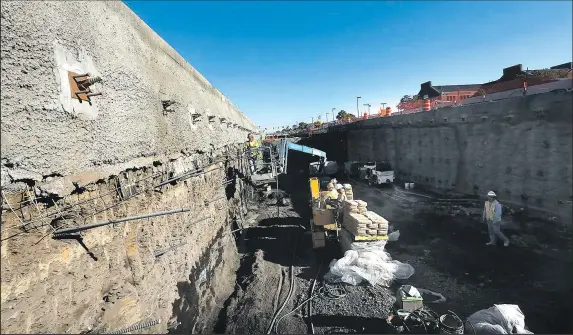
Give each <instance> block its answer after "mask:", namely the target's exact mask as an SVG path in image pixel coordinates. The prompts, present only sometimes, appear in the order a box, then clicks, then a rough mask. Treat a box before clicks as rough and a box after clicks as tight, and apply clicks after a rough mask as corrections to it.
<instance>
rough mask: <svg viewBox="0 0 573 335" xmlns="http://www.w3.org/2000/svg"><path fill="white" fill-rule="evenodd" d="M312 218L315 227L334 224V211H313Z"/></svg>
mask: <svg viewBox="0 0 573 335" xmlns="http://www.w3.org/2000/svg"><path fill="white" fill-rule="evenodd" d="M312 218H313V220H314V225H315V226H324V225H328V224H332V223H334V211H333V210H332V209H313V210H312Z"/></svg>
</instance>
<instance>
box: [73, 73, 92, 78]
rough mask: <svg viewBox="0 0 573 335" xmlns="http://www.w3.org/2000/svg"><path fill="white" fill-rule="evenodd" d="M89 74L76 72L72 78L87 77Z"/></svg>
mask: <svg viewBox="0 0 573 335" xmlns="http://www.w3.org/2000/svg"><path fill="white" fill-rule="evenodd" d="M89 76H90V74H89V73H86V74H78V75H77V76H73V77H72V78H74V79H77V78H81V77H89Z"/></svg>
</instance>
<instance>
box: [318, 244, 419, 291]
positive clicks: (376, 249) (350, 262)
mask: <svg viewBox="0 0 573 335" xmlns="http://www.w3.org/2000/svg"><path fill="white" fill-rule="evenodd" d="M377 242H379V241H377ZM383 247H384V244H378V245H377V244H371V245H370V249H368V247H366V246H362V247H361V248H360V251H356V250H348V251H346V252H345V253H344V257H342V258H341V259H339V260H337V261H334V262H331V264H330V271H329V272H328V273H327V275H325V276H324V279H325V280H326V281H330V282H344V283H348V284H350V285H358V284H360V283H361V282H362V281H363V280H366V281H367V282H368V283H369V284H370V285H377V284H379V285H384V286H389V285H390V284H391V283H392V281H393V280H395V279H408V278H410V277H411V276H412V275H413V274H414V268H413V267H412V266H411V265H409V264H405V263H402V262H399V261H393V260H391V257H390V255H389V254H388V253H386V252H385V251H384V249H383Z"/></svg>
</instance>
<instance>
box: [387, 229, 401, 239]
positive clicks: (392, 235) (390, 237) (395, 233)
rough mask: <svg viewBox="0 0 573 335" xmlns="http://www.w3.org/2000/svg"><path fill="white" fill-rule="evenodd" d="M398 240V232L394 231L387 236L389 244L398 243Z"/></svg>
mask: <svg viewBox="0 0 573 335" xmlns="http://www.w3.org/2000/svg"><path fill="white" fill-rule="evenodd" d="M399 238H400V231H399V230H396V231H394V232H391V233H390V234H388V241H389V242H393V241H398V239H399Z"/></svg>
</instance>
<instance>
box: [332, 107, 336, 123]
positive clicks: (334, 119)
mask: <svg viewBox="0 0 573 335" xmlns="http://www.w3.org/2000/svg"><path fill="white" fill-rule="evenodd" d="M335 109H336V108H332V121H336V117H335V116H334V110H335Z"/></svg>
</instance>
